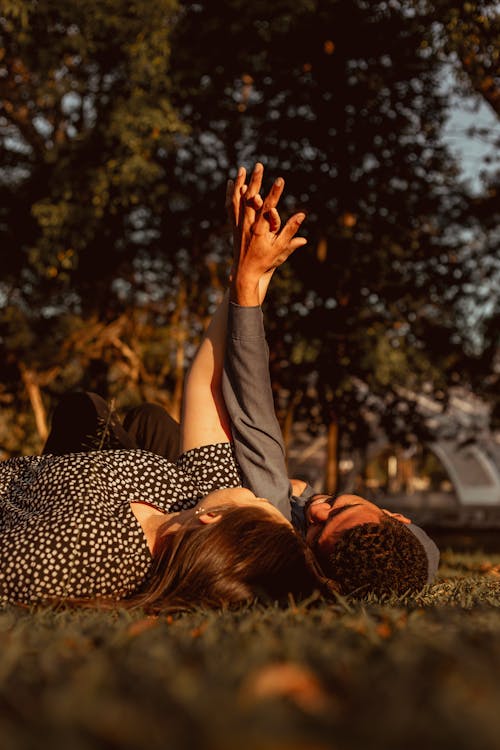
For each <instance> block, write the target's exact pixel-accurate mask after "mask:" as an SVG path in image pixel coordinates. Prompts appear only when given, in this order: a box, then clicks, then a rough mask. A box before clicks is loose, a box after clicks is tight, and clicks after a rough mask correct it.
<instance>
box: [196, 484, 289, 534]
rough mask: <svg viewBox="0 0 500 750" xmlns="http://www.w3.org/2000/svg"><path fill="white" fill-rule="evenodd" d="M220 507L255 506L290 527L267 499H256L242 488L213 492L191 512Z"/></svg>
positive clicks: (251, 493) (250, 492)
mask: <svg viewBox="0 0 500 750" xmlns="http://www.w3.org/2000/svg"><path fill="white" fill-rule="evenodd" d="M221 505H234V506H235V507H241V508H244V507H248V506H256V507H259V508H262V509H263V510H265V511H266V512H267V513H269V515H270V516H272V517H273V519H274V520H275V521H281V522H282V523H286V524H288V526H291V524H290V522H289V521H287V520H286V518H285V517H284V516H283V515H282V514H281V513H280V511H279V510H278V509H277V508H275V507H274V505H271V503H270V501H269V500H268V499H267V498H265V497H256V495H254V494H253V492H252V491H251V490H247V489H245V488H244V487H231V488H228V489H224V490H215V491H214V492H211V493H210V494H209V495H206V496H205V497H204V498H203V499H202V500H200V502H199V503H198V504H197V505H196V506H195V507H194V508H193V509H192V510H193V512H196V510H197V509H199V508H204V509H205V510H210V508H217V507H220V506H221Z"/></svg>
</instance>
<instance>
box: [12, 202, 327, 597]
mask: <svg viewBox="0 0 500 750" xmlns="http://www.w3.org/2000/svg"><path fill="white" fill-rule="evenodd" d="M279 193H281V191H279ZM278 197H279V196H278ZM276 202H277V199H276ZM300 218H301V217H300V216H299V217H297V216H295V217H292V219H290V221H289V222H288V223H287V225H286V226H285V227H284V229H283V231H282V232H281V233H280V234H278V233H277V231H276V232H275V233H273V234H272V235H271V233H270V232H267V233H266V234H265V235H263V236H257V235H256V236H254V235H252V234H250V233H248V237H249V239H248V244H247V247H246V257H247V258H248V256H249V255H250V256H251V255H252V253H266V254H267V256H268V257H269V266H270V267H271V266H273V264H274V265H279V263H280V262H282V259H284V258H285V257H287V256H288V255H289V254H290V253H291V252H293V250H294V249H295V248H296V247H299V246H300V245H302V244H304V242H305V241H304V240H302V239H300V238H295V234H296V232H297V231H298V228H299V226H300ZM271 236H272V242H271V241H270V237H271ZM273 259H274V260H273ZM244 273H245V271H244V269H241V268H240V267H239V258H238V257H237V258H235V264H234V268H233V284H235V283H236V284H237V283H238V282H239V281H240V280H241V277H242V276H244ZM265 288H267V286H266V283H263V285H262V292H263V293H264V292H265ZM227 304H228V302H227V298H226V299H225V300H224V302H223V304H222V305H221V306H220V307H219V309H218V311H217V312H216V314H215V315H214V318H213V320H212V322H211V324H210V326H209V328H208V330H207V332H206V334H205V337H204V339H203V341H202V343H201V345H200V348H199V350H198V353H197V355H196V357H195V360H194V362H193V365H192V367H191V370H190V372H189V374H188V376H187V379H186V387H185V394H184V407H183V416H182V422H181V446H180V447H181V451H182V452H181V456H180V458H179V459H178V460H177V461H176V462H175V463H172V462H170V461H168V460H167V458H165V457H164V456H162V455H155V454H154V453H151V452H149V451H147V450H142V449H141V448H130V444H128V443H127V442H126V440H125V441H124V442H122V441H121V440H120V434H119V433H120V430H119V426H118V425H117V423H116V421H115V419H114V418H107V419H106V422H105V425H104V435H105V434H106V432H112V433H113V435H115V436H116V435H117V434H118V445H124V446H125V447H124V448H123V449H119V448H118V449H116V443H115V445H111V446H110V447H111V448H112V449H111V450H104V449H103V447H104V446H101V449H97V450H95V449H94V450H88V447H86V446H85V445H84V444H83V443H85V442H87V446H88V442H89V437H90V438H91V436H87V440H86V441H85V440H82V444H81V445H79V446H78V445H77V446H75V445H74V444H72V443H71V441H70V438H69V433H70V432H71V431H72V429H73V428H74V425H73V424H72V423H71V422H70V421H69V420H70V418H69V417H68V416H66V419H64V417H63V418H62V419H61V413H60V414H59V420H58V422H57V425H56V431H57V433H58V434H57V435H55V434H54V433H53V434H52V435H51V436H50V438H49V441H48V444H47V446H46V450H45V451H44V455H42V456H25V457H20V458H14V459H10V460H8V461H5V462H4V463H3V464H1V465H0V601H3V602H11V603H22V604H36V603H44V602H51V603H54V602H64V601H66V602H72V603H87V604H90V605H92V604H95V605H96V606H97V605H99V604H101V605H102V604H104V603H107V604H114V603H121V604H122V605H124V606H141V607H144V608H145V609H146V610H148V611H151V612H156V611H160V610H161V611H168V610H170V611H172V610H180V609H188V608H192V607H198V606H210V607H219V606H232V605H236V604H240V603H243V602H250V601H252V600H255V599H260V600H269V599H270V600H273V601H274V600H286V599H287V597H288V596H289V595H290V594H291V595H293V596H294V597H295V598H300V597H304V596H309V595H311V594H312V593H313V591H314V590H315V589H318V588H321V586H322V582H321V579H320V577H319V576H318V573H317V570H316V568H315V564H314V560H313V558H312V555H311V553H310V552H309V550H308V549H307V547H306V545H305V544H304V542H303V541H302V540H301V539H300V538H299V536H298V535H297V534H296V533H295V532H294V531H293V528H292V526H291V524H290V523H289V521H287V520H286V519H285V518H284V517H283V515H282V514H281V513H280V512H279V510H277V509H276V508H274V507H273V506H272V505H271V504H270V503H269V502H268V501H265V500H262V499H260V498H257V497H255V495H254V494H253V493H252V492H250V490H246V489H243V488H242V487H240V486H239V485H240V483H241V482H240V476H239V472H238V467H237V465H236V463H235V461H234V458H233V450H232V445H231V443H230V442H229V437H228V435H229V434H230V429H229V425H228V421H227V415H226V411H225V405H224V401H223V399H222V395H221V370H222V362H223V356H224V343H225V333H226V326H227ZM65 426H66V427H67V431H68V441H67V442H68V447H70V450H71V451H75V450H77V449H78V448H81V451H78V452H70V453H67V452H65V450H64V442H65V440H64V431H65ZM61 431H62V432H61ZM90 442H92V441H90ZM56 445H59V449H58V450H57V451H56V450H55V446H56ZM61 445H62V446H63V449H62V450H61V449H60V446H61ZM145 447H148V446H145ZM52 448H54V452H52V453H51V452H50V451H51V450H52ZM55 453H59V454H61V453H62V454H63V455H55Z"/></svg>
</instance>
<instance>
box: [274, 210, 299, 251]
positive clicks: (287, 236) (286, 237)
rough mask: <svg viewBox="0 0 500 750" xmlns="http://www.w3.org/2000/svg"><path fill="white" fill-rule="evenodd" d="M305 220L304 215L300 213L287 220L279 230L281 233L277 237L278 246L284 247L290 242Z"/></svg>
mask: <svg viewBox="0 0 500 750" xmlns="http://www.w3.org/2000/svg"><path fill="white" fill-rule="evenodd" d="M305 218H306V215H305V214H304V213H302V212H301V213H298V214H294V215H293V216H292V217H291V218H290V219H288V221H287V223H286V224H285V226H284V227H283V229H282V230H281V233H280V235H279V237H278V240H279V242H280V244H283V245H284V246H285V247H286V246H287V245H288V244H289V243H290V242H291V241H292V239H293V238H294V237H295V235H296V234H297V232H298V231H299V229H300V226H301V224H302V222H303V221H304V219H305ZM298 239H300V238H298Z"/></svg>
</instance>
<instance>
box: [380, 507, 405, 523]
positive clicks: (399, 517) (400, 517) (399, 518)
mask: <svg viewBox="0 0 500 750" xmlns="http://www.w3.org/2000/svg"><path fill="white" fill-rule="evenodd" d="M382 512H383V513H385V514H386V516H390V517H391V518H395V519H396V521H401V523H411V518H408V517H407V516H403V514H402V513H391V511H390V510H386V509H385V508H383V509H382Z"/></svg>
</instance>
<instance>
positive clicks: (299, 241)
mask: <svg viewBox="0 0 500 750" xmlns="http://www.w3.org/2000/svg"><path fill="white" fill-rule="evenodd" d="M304 245H307V240H306V238H305V237H294V238H293V240H291V241H290V242H289V243H288V249H289V250H290V255H291V254H292V253H294V252H295V251H296V250H298V249H299V247H304Z"/></svg>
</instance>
